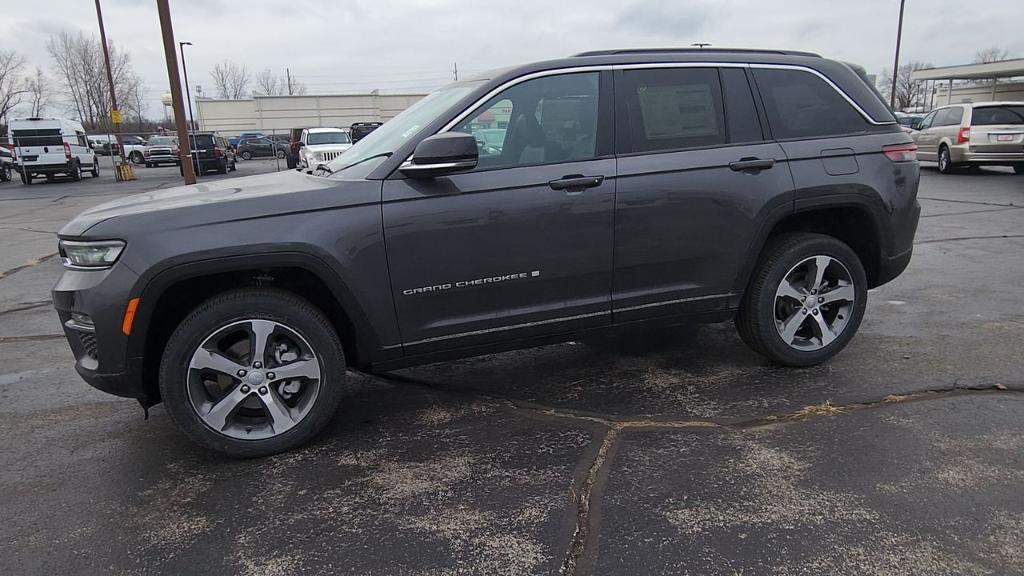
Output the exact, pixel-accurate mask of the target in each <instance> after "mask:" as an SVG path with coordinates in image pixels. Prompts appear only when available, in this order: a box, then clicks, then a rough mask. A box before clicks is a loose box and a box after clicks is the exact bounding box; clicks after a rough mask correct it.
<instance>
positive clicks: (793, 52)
mask: <svg viewBox="0 0 1024 576" xmlns="http://www.w3.org/2000/svg"><path fill="white" fill-rule="evenodd" d="M691 53H693V54H708V53H712V54H719V53H722V54H781V55H783V56H811V57H814V58H820V57H821V56H820V55H819V54H815V53H813V52H800V51H797V50H771V49H767V50H756V49H752V48H699V47H692V48H625V49H613V50H591V51H589V52H580V53H579V54H574V55H573V58H581V57H587V56H616V55H621V54H691Z"/></svg>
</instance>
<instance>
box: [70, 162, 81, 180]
mask: <svg viewBox="0 0 1024 576" xmlns="http://www.w3.org/2000/svg"><path fill="white" fill-rule="evenodd" d="M71 179H72V180H74V181H75V182H78V181H79V180H81V179H82V163H81V162H79V161H78V160H75V162H74V164H73V165H72V166H71Z"/></svg>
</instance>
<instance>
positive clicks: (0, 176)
mask: <svg viewBox="0 0 1024 576" xmlns="http://www.w3.org/2000/svg"><path fill="white" fill-rule="evenodd" d="M5 138H6V137H5ZM13 173H14V154H12V153H11V151H10V150H9V149H8V148H7V144H6V143H0V182H10V181H11V179H12V178H13Z"/></svg>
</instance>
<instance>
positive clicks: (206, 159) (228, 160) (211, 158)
mask: <svg viewBox="0 0 1024 576" xmlns="http://www.w3.org/2000/svg"><path fill="white" fill-rule="evenodd" d="M189 142H190V143H191V146H192V167H193V169H194V170H195V173H196V174H197V175H200V174H204V173H206V172H211V171H213V172H216V173H218V174H227V173H228V171H229V170H234V169H235V151H234V150H233V149H232V148H231V146H230V145H229V144H228V141H227V140H226V139H224V138H223V137H221V136H217V135H216V134H210V133H199V134H192V135H190V136H189Z"/></svg>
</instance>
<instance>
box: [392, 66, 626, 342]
mask: <svg viewBox="0 0 1024 576" xmlns="http://www.w3.org/2000/svg"><path fill="white" fill-rule="evenodd" d="M610 82H611V77H610V73H608V72H605V73H599V72H584V73H573V74H556V75H549V76H543V77H540V78H534V79H531V80H526V81H523V82H521V83H518V84H515V85H514V86H511V87H509V88H508V89H506V90H504V91H502V92H500V93H499V94H497V95H496V96H494V97H493V98H491V99H490V100H489V101H487V102H485V103H483V104H481V105H480V106H479V107H477V108H476V109H474V110H473V111H472V112H470V113H469V114H468V116H467V118H466V119H465V120H463V121H461V122H460V123H459V124H458V125H457V126H456V127H455V128H454V129H455V130H460V131H464V132H467V133H470V134H475V133H476V132H477V131H479V130H491V129H499V130H504V131H505V134H504V138H503V139H502V141H501V144H500V145H498V146H492V147H490V148H488V149H486V150H481V154H480V159H479V164H478V166H477V168H476V169H475V170H473V171H471V172H468V173H464V174H457V175H453V176H444V177H438V178H432V179H407V178H401V177H399V178H392V179H389V180H386V181H385V182H384V189H383V199H384V205H383V216H384V236H385V240H386V242H387V251H388V267H389V270H390V273H391V285H392V292H393V294H394V298H395V308H396V310H397V313H398V320H399V323H400V326H401V331H402V339H403V341H404V343H405V351H406V353H407V354H415V353H418V352H426V351H431V350H435V349H439V348H452V347H459V346H468V345H474V344H486V343H491V342H495V341H499V340H505V339H513V338H519V337H527V336H537V335H543V334H549V333H553V332H565V331H569V330H573V329H577V328H583V327H591V326H600V325H604V324H608V323H609V321H610V316H611V312H610V305H609V293H610V290H611V271H612V225H613V222H612V220H613V208H614V196H615V158H614V156H613V154H612V150H611V144H612V143H611V132H612V128H613V126H612V122H611V119H612V113H611V107H610V106H611V103H612V102H611V99H612V94H611V91H610V88H611V86H610Z"/></svg>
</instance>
